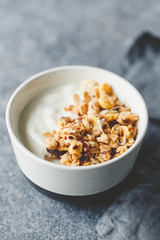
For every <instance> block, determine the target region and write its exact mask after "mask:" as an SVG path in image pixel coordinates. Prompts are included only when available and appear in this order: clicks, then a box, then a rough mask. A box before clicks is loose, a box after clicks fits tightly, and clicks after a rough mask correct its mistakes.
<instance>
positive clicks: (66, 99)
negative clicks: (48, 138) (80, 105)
mask: <svg viewBox="0 0 160 240" xmlns="http://www.w3.org/2000/svg"><path fill="white" fill-rule="evenodd" d="M77 89H78V86H77V84H74V83H72V84H67V85H63V86H58V87H54V88H52V89H49V90H46V91H44V92H43V93H40V94H38V95H37V96H36V97H34V98H33V99H32V100H31V101H30V102H29V103H28V104H27V106H26V107H25V108H24V110H23V111H22V113H21V116H20V120H19V134H20V138H21V140H22V142H23V144H24V145H25V146H26V147H27V148H28V149H29V150H30V151H31V152H33V153H34V154H36V155H37V156H39V157H43V156H44V136H43V133H45V132H47V131H48V132H51V131H52V130H53V129H56V130H58V129H57V124H56V122H57V120H58V119H59V118H60V117H62V116H70V117H71V118H72V117H76V116H77V115H74V114H72V113H70V112H66V111H64V107H65V106H68V105H70V104H73V100H72V96H73V93H75V92H77Z"/></svg>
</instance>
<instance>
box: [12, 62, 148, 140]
mask: <svg viewBox="0 0 160 240" xmlns="http://www.w3.org/2000/svg"><path fill="white" fill-rule="evenodd" d="M86 79H93V80H95V81H97V82H100V83H102V82H108V83H109V84H110V85H111V86H112V87H113V89H114V92H115V93H116V94H117V96H118V98H119V99H120V100H121V101H122V102H124V103H125V105H126V106H128V107H130V108H131V111H132V112H133V113H135V114H137V115H138V116H139V118H140V119H139V121H138V136H137V139H136V141H138V140H140V139H142V138H143V136H144V134H145V132H146V127H147V121H148V115H147V110H146V106H145V103H144V101H143V98H142V97H141V95H140V94H139V92H138V91H137V90H136V89H135V88H134V87H133V86H132V85H131V84H130V83H129V82H127V81H125V80H124V79H123V78H121V77H120V76H118V75H116V74H113V73H111V72H108V71H106V70H102V69H98V68H93V67H84V66H70V67H62V68H57V69H51V70H48V71H45V72H42V73H40V74H37V75H35V76H33V77H32V78H30V79H28V80H27V81H25V82H24V83H23V84H22V85H21V86H20V87H19V88H18V89H17V90H16V91H15V92H14V94H13V95H12V98H11V100H10V103H9V122H10V125H11V128H12V130H13V132H14V134H15V136H16V137H17V138H18V139H19V141H20V142H22V141H21V139H20V136H19V132H18V121H19V116H20V114H21V112H22V110H23V109H24V107H25V106H26V104H27V103H28V102H29V101H30V100H31V99H32V98H33V97H35V96H36V95H37V94H39V93H40V92H42V91H44V90H47V89H49V88H51V87H54V86H57V85H62V84H64V83H71V82H78V83H80V82H81V81H84V80H86ZM55 104H56V103H55Z"/></svg>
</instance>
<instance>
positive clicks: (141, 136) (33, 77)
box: [6, 65, 148, 171]
mask: <svg viewBox="0 0 160 240" xmlns="http://www.w3.org/2000/svg"><path fill="white" fill-rule="evenodd" d="M76 68H77V69H81V70H84V69H89V70H97V71H104V72H107V73H109V74H110V75H112V76H113V77H116V78H117V77H118V78H119V79H120V80H121V81H122V82H125V83H126V84H128V85H129V86H130V87H131V88H132V89H133V91H135V92H136V94H137V95H139V98H140V99H141V104H142V105H143V111H144V112H143V114H144V116H145V122H144V125H145V126H144V130H143V132H142V133H141V135H140V136H139V138H138V139H136V141H135V143H134V144H133V145H132V146H131V147H130V148H129V149H128V150H127V151H126V152H124V153H123V154H121V155H120V156H118V157H115V158H113V159H111V160H109V161H107V162H103V163H100V164H95V165H89V166H78V167H77V166H66V165H60V164H55V163H53V162H50V161H45V160H44V159H43V158H40V157H38V156H37V155H35V154H34V153H32V152H31V151H29V150H28V149H27V148H26V147H25V146H24V145H23V143H22V142H20V141H19V139H18V138H17V136H16V135H15V133H14V131H13V129H12V126H11V120H10V110H11V107H12V102H13V101H14V99H15V98H16V96H17V94H18V93H19V92H20V91H21V90H22V89H23V88H24V87H25V86H27V85H28V84H29V83H30V82H32V81H34V80H35V79H37V78H39V77H42V76H44V75H46V74H49V73H51V72H58V71H62V70H72V69H73V70H75V69H76ZM6 125H7V129H8V132H9V135H10V138H11V139H12V138H13V139H14V141H15V143H16V144H17V145H18V147H19V148H20V149H21V150H22V151H23V152H25V153H26V154H27V155H28V156H29V157H30V158H31V159H32V160H35V161H37V162H39V163H40V164H44V165H47V166H50V167H53V168H57V169H63V170H74V171H82V170H90V169H94V168H101V167H104V166H107V165H110V164H113V163H115V162H117V161H120V160H121V159H122V158H124V157H125V156H126V155H128V154H129V153H131V152H132V151H133V150H134V149H135V148H136V147H137V146H138V145H139V143H140V142H141V141H142V140H143V138H144V136H145V134H146V131H147V127H148V111H147V107H146V103H145V101H144V99H143V97H142V95H141V94H140V93H139V91H138V90H137V89H136V88H135V87H134V86H133V85H132V84H131V83H130V82H128V81H127V80H125V79H124V78H123V77H121V76H120V75H118V74H115V73H113V72H111V71H108V70H106V69H102V68H99V67H93V66H85V65H84V66H83V65H69V66H61V67H55V68H51V69H48V70H45V71H42V72H40V73H37V74H34V75H33V76H31V77H29V78H28V79H27V80H25V81H24V82H23V83H21V84H20V85H19V86H18V87H17V88H16V89H15V91H14V92H13V93H12V95H11V97H10V99H9V101H8V104H7V107H6Z"/></svg>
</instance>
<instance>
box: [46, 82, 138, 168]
mask: <svg viewBox="0 0 160 240" xmlns="http://www.w3.org/2000/svg"><path fill="white" fill-rule="evenodd" d="M82 88H83V90H84V92H83V100H82V101H81V102H80V97H79V96H78V95H77V94H74V95H73V102H74V104H73V105H70V106H68V107H65V111H70V112H73V113H74V114H75V113H76V114H77V117H76V118H74V119H71V118H70V117H61V118H60V119H59V120H58V121H57V126H58V128H59V131H55V130H53V132H52V133H49V132H47V133H44V136H45V148H46V150H47V152H48V155H46V156H45V159H46V160H49V161H51V160H53V161H54V159H57V158H58V159H60V163H61V164H63V165H68V166H87V165H92V164H98V163H102V162H106V161H109V160H111V159H113V158H115V157H117V156H119V155H121V154H123V153H124V152H125V151H127V150H128V149H129V148H130V147H131V146H132V145H133V144H134V142H135V140H136V136H137V132H138V129H137V127H136V124H137V121H138V119H139V117H138V116H137V115H136V114H133V113H132V112H131V110H130V108H128V107H126V106H125V104H124V103H122V102H120V100H119V99H118V97H117V96H116V95H115V93H114V91H113V89H112V87H111V86H110V85H109V84H108V83H102V84H100V85H99V84H98V83H97V82H95V81H93V80H87V81H85V82H83V83H82Z"/></svg>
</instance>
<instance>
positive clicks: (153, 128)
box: [96, 33, 160, 240]
mask: <svg viewBox="0 0 160 240" xmlns="http://www.w3.org/2000/svg"><path fill="white" fill-rule="evenodd" d="M122 75H123V76H124V77H125V78H126V79H127V80H128V81H130V82H131V83H132V84H133V85H134V86H135V87H136V88H137V89H138V90H139V91H140V93H141V94H142V96H143V97H144V99H145V101H146V104H147V108H148V111H149V118H150V122H149V128H148V132H147V135H146V137H145V140H144V143H143V145H142V148H141V151H140V154H139V156H138V159H137V161H136V164H135V167H134V169H133V171H132V173H131V174H130V176H129V177H128V178H127V179H126V180H125V181H124V183H123V187H122V189H121V193H120V194H119V196H118V197H117V198H116V200H115V201H114V202H113V203H112V204H111V205H110V206H109V207H108V208H107V209H106V210H105V212H104V214H103V216H102V217H101V218H100V220H99V221H98V223H97V225H96V230H97V232H98V236H99V239H109V240H159V239H160V39H159V38H158V37H155V36H153V35H151V34H150V33H144V34H142V35H141V36H139V37H138V39H136V41H135V42H134V43H133V45H132V46H131V48H130V49H129V51H128V52H127V54H126V56H125V59H124V61H123V64H122Z"/></svg>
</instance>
